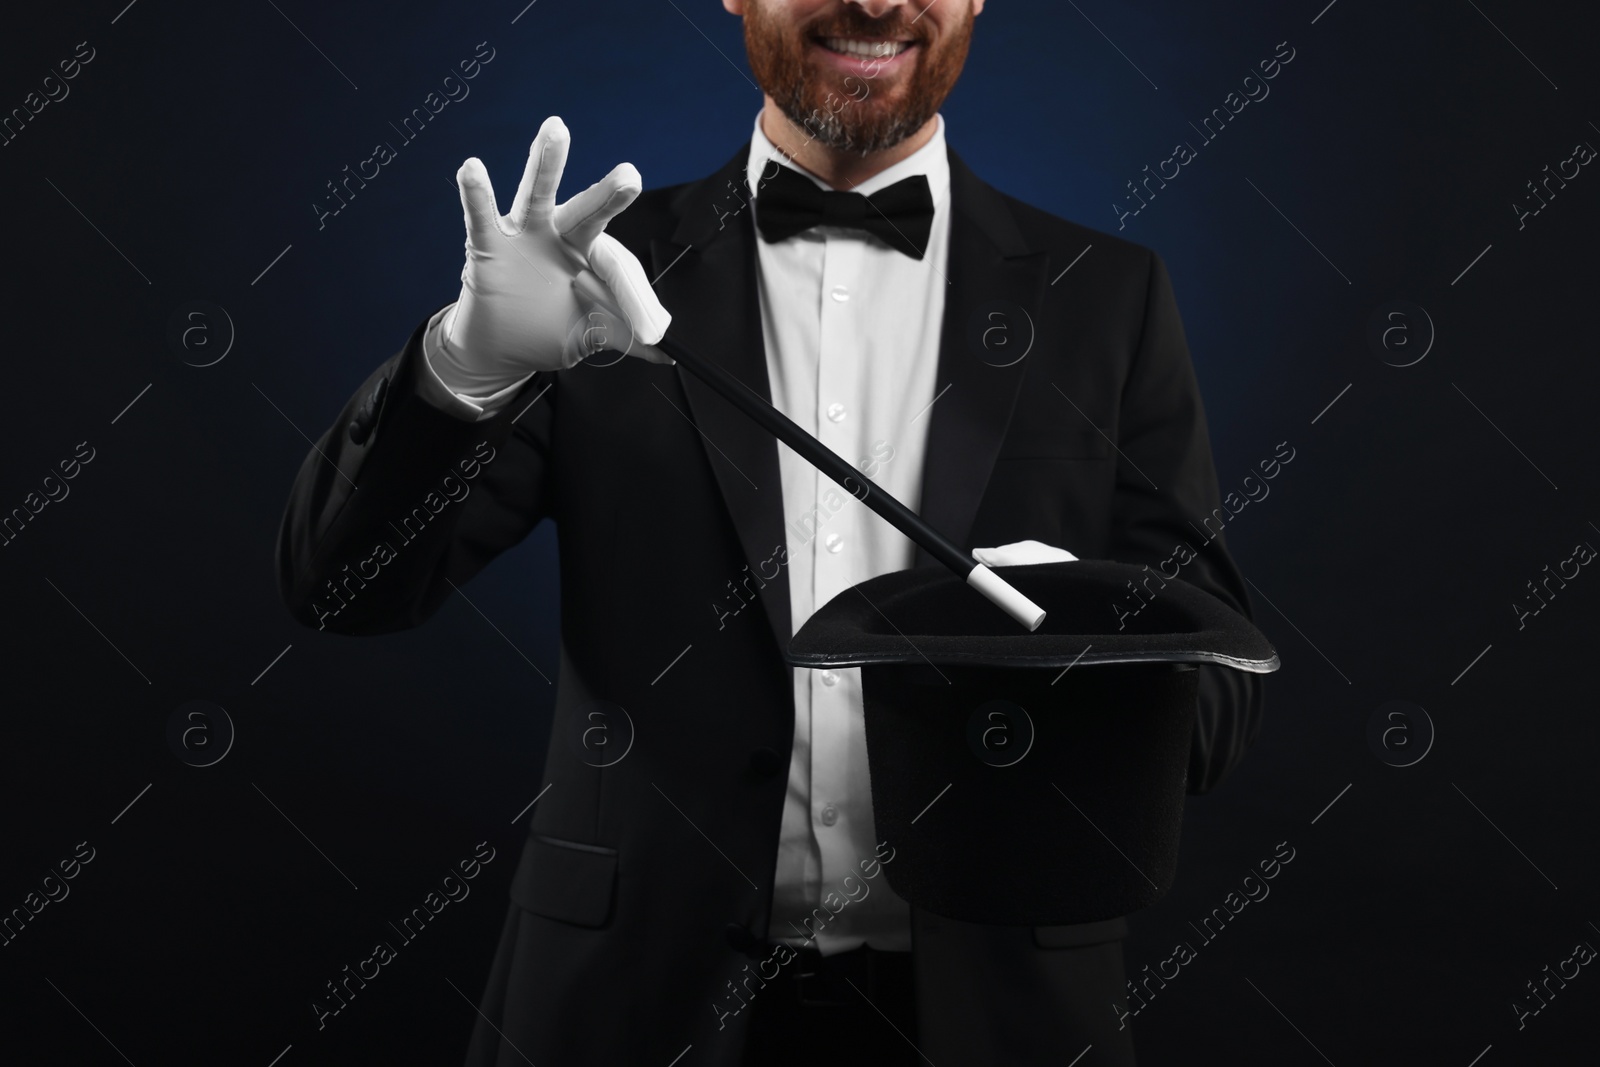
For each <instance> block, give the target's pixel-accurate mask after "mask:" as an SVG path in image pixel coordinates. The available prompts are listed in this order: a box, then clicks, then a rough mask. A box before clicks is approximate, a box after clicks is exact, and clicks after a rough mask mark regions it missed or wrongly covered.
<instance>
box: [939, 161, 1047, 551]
mask: <svg viewBox="0 0 1600 1067" xmlns="http://www.w3.org/2000/svg"><path fill="white" fill-rule="evenodd" d="M949 158H950V204H951V214H950V259H949V263H948V265H947V266H946V268H945V269H946V273H947V276H948V278H949V282H950V284H949V287H948V288H947V290H946V292H945V308H944V322H943V326H942V328H941V331H940V340H939V377H938V388H939V389H945V387H946V386H947V385H948V386H949V388H948V389H947V390H946V391H945V392H944V394H943V395H942V396H941V397H940V398H939V400H938V402H937V403H935V404H934V406H933V410H932V413H931V414H932V424H931V425H930V426H929V428H928V447H927V452H926V457H925V459H924V462H923V470H922V502H921V507H920V509H919V514H920V515H921V516H922V517H923V518H924V519H926V520H927V521H928V523H929V524H930V525H932V526H933V527H934V529H936V530H938V531H939V532H941V533H943V534H944V535H945V536H946V537H948V538H950V540H952V541H954V542H955V543H956V544H958V545H961V546H962V547H964V548H972V547H974V546H972V545H970V544H968V536H969V535H970V533H971V531H972V524H973V520H974V518H975V517H976V516H977V513H978V504H979V502H980V501H981V500H982V499H983V491H984V489H985V487H986V486H987V485H988V484H989V475H990V472H991V471H993V469H994V461H995V457H996V456H997V455H998V454H999V451H1000V442H1001V440H1002V439H1003V438H1004V437H1005V433H1006V427H1007V426H1008V425H1009V423H1010V421H1011V412H1012V409H1013V408H1014V407H1015V405H1016V399H1017V393H1018V391H1019V390H1020V388H1021V385H1022V379H1023V373H1024V370H1025V368H1026V366H1027V359H1026V358H1025V357H1023V356H1022V353H1023V352H1026V351H1027V350H1028V348H1029V347H1030V346H1036V342H1037V337H1036V336H1035V332H1036V330H1037V329H1038V326H1039V320H1040V315H1039V303H1040V300H1041V298H1042V296H1043V293H1044V279H1045V274H1046V272H1047V267H1048V262H1049V257H1048V256H1047V255H1046V254H1045V253H1044V252H1034V251H1032V250H1031V249H1030V248H1029V247H1028V244H1027V242H1026V241H1024V240H1023V237H1022V233H1021V231H1020V230H1019V229H1018V228H1017V224H1016V221H1015V220H1014V219H1013V217H1012V215H1011V211H1010V209H1009V208H1008V207H1007V206H1006V203H1005V200H1004V198H1003V197H1001V195H1000V194H999V193H998V192H996V191H995V190H994V189H993V188H991V187H990V186H988V185H986V184H984V183H983V182H982V181H981V180H979V178H978V177H977V175H975V174H973V173H972V171H971V170H970V169H968V167H967V165H966V164H965V163H963V162H962V161H961V158H960V157H959V156H957V155H956V154H955V152H954V151H951V152H950V153H949ZM1002 339H1003V340H1004V344H1003V345H1002V344H1001V343H1000V342H1001V340H1002ZM1013 353H1014V354H1015V355H1013ZM1034 358H1036V359H1037V358H1038V357H1037V356H1035V357H1034ZM1012 359H1015V360H1016V362H1012V363H1010V364H1009V365H1006V366H1000V365H997V364H1003V363H1007V362H1008V361H1010V360H1012ZM916 565H917V566H934V565H936V561H935V560H934V559H933V557H932V556H931V555H929V554H928V552H927V551H926V550H924V549H922V548H918V550H917V556H916Z"/></svg>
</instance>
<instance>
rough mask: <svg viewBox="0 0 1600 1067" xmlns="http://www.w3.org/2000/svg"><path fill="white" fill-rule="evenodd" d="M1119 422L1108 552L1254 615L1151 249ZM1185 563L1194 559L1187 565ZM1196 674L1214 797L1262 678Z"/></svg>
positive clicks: (1240, 753) (1207, 670)
mask: <svg viewBox="0 0 1600 1067" xmlns="http://www.w3.org/2000/svg"><path fill="white" fill-rule="evenodd" d="M1118 418H1119V425H1118V427H1117V434H1116V437H1117V449H1118V452H1119V456H1118V460H1117V477H1116V489H1115V491H1114V496H1113V501H1112V521H1111V529H1110V545H1109V548H1110V552H1109V555H1110V556H1111V558H1112V559H1117V560H1121V561H1122V562H1125V563H1144V564H1148V565H1149V566H1150V567H1151V568H1152V569H1164V571H1165V573H1166V575H1167V576H1169V577H1170V575H1171V574H1172V571H1173V568H1174V567H1177V568H1178V577H1179V578H1181V579H1182V580H1184V581H1187V582H1189V583H1191V584H1193V585H1195V586H1198V587H1199V588H1201V589H1204V590H1205V591H1206V592H1208V593H1211V594H1212V595H1214V596H1216V597H1217V598H1219V599H1220V600H1222V601H1223V602H1224V603H1226V604H1228V605H1229V606H1231V607H1233V608H1235V609H1236V610H1238V611H1239V612H1240V613H1241V614H1242V615H1244V616H1245V617H1246V618H1250V617H1251V611H1250V599H1249V594H1248V593H1247V591H1246V589H1245V584H1244V579H1243V578H1242V577H1241V576H1240V574H1239V570H1238V568H1237V567H1236V566H1235V565H1234V562H1233V560H1232V558H1231V557H1230V556H1229V555H1228V550H1227V547H1226V545H1225V544H1224V541H1223V538H1222V535H1221V526H1222V524H1223V522H1225V521H1226V517H1227V516H1228V512H1227V511H1226V510H1222V502H1221V500H1220V499H1219V493H1218V489H1217V475H1216V469H1215V466H1214V465H1213V463H1212V458H1211V443H1210V439H1209V438H1208V436H1207V433H1206V419H1205V411H1204V408H1203V407H1202V405H1201V401H1200V389H1199V385H1198V384H1197V382H1196V381H1195V375H1194V367H1193V364H1192V363H1191V361H1190V358H1189V347H1188V343H1187V342H1186V341H1185V339H1184V334H1183V323H1182V320H1181V319H1180V317H1179V315H1178V305H1177V301H1176V300H1175V299H1174V297H1173V293H1172V283H1171V281H1170V279H1169V278H1168V276H1167V269H1166V265H1165V264H1164V263H1162V261H1161V258H1160V257H1159V256H1157V255H1156V254H1155V253H1153V252H1152V253H1151V254H1150V268H1149V275H1148V283H1147V290H1146V301H1145V308H1144V317H1143V322H1142V324H1141V326H1140V327H1139V339H1138V342H1137V345H1136V348H1135V352H1134V357H1133V362H1132V366H1131V369H1130V371H1129V375H1128V379H1127V381H1126V383H1125V386H1124V392H1123V396H1122V402H1121V406H1120V413H1119V415H1118ZM1207 520H1210V521H1209V522H1208V521H1207ZM1184 546H1186V547H1187V551H1184ZM1186 557H1188V558H1189V561H1188V562H1187V563H1184V562H1182V561H1183V560H1184V559H1185V558H1186ZM1163 565H1165V566H1164V568H1163ZM1198 669H1199V673H1200V678H1199V684H1200V707H1199V714H1198V718H1197V720H1196V722H1195V732H1194V741H1193V745H1192V748H1191V750H1190V756H1189V785H1188V789H1189V792H1190V793H1204V792H1207V791H1209V790H1210V789H1212V788H1213V787H1214V786H1216V785H1217V783H1218V782H1220V781H1221V780H1222V778H1223V777H1224V776H1225V775H1226V774H1227V773H1228V772H1229V771H1230V770H1231V769H1232V768H1233V767H1234V766H1235V765H1237V764H1238V763H1239V761H1240V760H1241V759H1242V758H1243V757H1244V754H1245V751H1246V750H1247V749H1248V748H1249V747H1250V744H1251V742H1252V741H1254V740H1255V736H1256V733H1257V731H1258V730H1259V728H1260V722H1261V709H1262V690H1263V688H1264V686H1263V684H1262V678H1261V676H1260V675H1258V674H1247V673H1244V672H1242V671H1236V670H1232V669H1230V668H1227V667H1217V666H1211V665H1203V666H1201V667H1200V668H1198Z"/></svg>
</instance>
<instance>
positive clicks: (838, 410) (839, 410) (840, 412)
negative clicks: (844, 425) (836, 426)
mask: <svg viewBox="0 0 1600 1067" xmlns="http://www.w3.org/2000/svg"><path fill="white" fill-rule="evenodd" d="M828 418H829V419H830V420H831V421H833V422H843V421H844V405H843V404H829V405H828Z"/></svg>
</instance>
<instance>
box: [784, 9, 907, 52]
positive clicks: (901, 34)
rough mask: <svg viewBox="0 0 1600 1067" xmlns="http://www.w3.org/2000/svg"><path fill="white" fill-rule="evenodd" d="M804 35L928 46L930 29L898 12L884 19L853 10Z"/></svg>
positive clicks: (810, 28) (820, 23)
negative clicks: (906, 42)
mask: <svg viewBox="0 0 1600 1067" xmlns="http://www.w3.org/2000/svg"><path fill="white" fill-rule="evenodd" d="M804 32H805V35H806V36H807V37H884V38H887V39H889V40H894V41H914V42H916V43H918V44H926V43H927V42H928V40H929V39H930V33H929V27H928V26H927V25H926V24H924V23H921V21H920V20H919V19H909V18H906V16H905V14H904V13H903V12H900V11H895V12H893V13H891V14H886V15H884V16H883V17H882V18H873V17H872V16H870V15H868V14H867V13H866V12H864V11H860V10H858V9H856V8H853V7H847V8H845V9H843V10H842V11H839V12H837V13H836V14H834V15H833V16H832V17H830V18H826V19H820V20H818V21H817V22H815V23H813V24H812V25H810V26H808V27H806V29H805V31H804Z"/></svg>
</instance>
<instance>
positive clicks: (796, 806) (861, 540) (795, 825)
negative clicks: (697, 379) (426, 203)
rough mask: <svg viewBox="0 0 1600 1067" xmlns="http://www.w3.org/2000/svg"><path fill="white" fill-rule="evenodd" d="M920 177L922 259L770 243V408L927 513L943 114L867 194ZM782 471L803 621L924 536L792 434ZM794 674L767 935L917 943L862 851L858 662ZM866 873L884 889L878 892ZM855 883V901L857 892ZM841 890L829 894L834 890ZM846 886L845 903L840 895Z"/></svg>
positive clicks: (754, 167) (824, 946)
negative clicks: (853, 489)
mask: <svg viewBox="0 0 1600 1067" xmlns="http://www.w3.org/2000/svg"><path fill="white" fill-rule="evenodd" d="M769 160H777V161H778V165H781V166H790V165H791V164H789V163H788V162H787V161H786V160H785V159H783V157H782V156H781V155H780V154H779V153H778V152H777V150H776V149H775V148H774V147H773V146H772V143H771V142H770V141H769V140H767V137H766V135H765V134H763V133H762V131H761V122H760V119H759V118H757V120H756V127H755V133H754V135H753V136H752V137H751V141H750V161H749V164H748V168H747V178H748V181H749V184H750V187H751V189H753V190H756V193H755V207H754V210H755V211H756V213H757V215H758V217H759V214H760V211H761V195H760V192H759V183H760V178H761V174H762V171H763V170H764V169H765V168H766V167H767V166H768V161H769ZM795 169H797V170H798V169H799V168H795ZM800 173H802V174H806V176H807V177H810V178H811V179H812V180H813V181H816V182H817V184H818V185H819V186H822V187H823V188H828V186H827V185H826V184H825V183H823V182H822V181H820V180H818V179H816V178H815V177H812V176H811V175H810V174H807V172H805V171H803V170H802V171H800ZM915 174H921V175H924V176H925V177H926V178H927V180H928V186H929V191H930V192H931V193H932V194H933V202H934V217H933V229H932V231H931V233H930V235H929V240H928V248H927V252H926V253H925V254H924V256H923V258H922V259H921V260H920V261H919V260H915V259H912V258H911V257H910V256H907V255H905V254H904V253H901V252H897V251H895V250H894V249H892V248H890V247H889V246H888V245H887V244H886V243H884V242H883V241H881V240H879V239H878V238H877V237H874V236H872V235H870V234H868V233H866V232H865V231H862V230H857V229H849V228H845V227H837V226H819V227H815V228H813V229H810V230H806V231H804V232H802V233H799V234H796V235H795V236H793V237H790V238H787V239H785V240H782V241H776V242H768V241H765V240H762V239H760V238H759V237H758V238H757V241H756V244H757V248H758V252H757V261H758V264H759V270H760V277H759V280H758V289H759V293H760V303H761V327H762V333H763V335H764V337H765V340H766V357H767V379H768V381H769V382H770V384H771V389H772V403H773V405H774V406H776V407H777V408H778V410H780V411H782V412H783V413H784V414H785V415H787V416H788V417H789V418H791V419H793V420H794V421H795V422H796V423H798V424H799V425H800V426H801V427H802V428H803V429H805V430H806V431H808V432H809V433H811V434H812V435H813V436H815V437H816V438H817V439H818V440H820V441H821V442H822V443H823V444H825V445H827V446H828V447H829V448H831V449H833V451H835V452H837V453H838V454H839V455H840V456H842V457H844V458H845V459H846V460H848V461H850V462H852V463H854V464H856V466H857V468H858V469H860V470H862V471H863V472H864V473H866V474H867V476H868V477H870V478H872V480H873V481H875V482H877V483H878V484H879V485H880V486H882V487H883V488H884V489H885V490H886V491H887V492H889V493H890V494H891V495H892V496H894V497H896V498H897V499H899V500H900V501H901V503H903V504H905V505H906V506H907V507H908V508H911V509H912V510H913V511H915V510H918V508H919V507H920V504H921V495H922V465H923V456H924V454H925V451H926V447H927V435H928V425H929V423H931V422H932V418H931V415H930V412H929V409H930V408H931V405H932V403H933V401H934V399H935V396H936V393H937V391H938V383H937V382H936V380H935V379H936V375H937V373H938V362H939V337H940V329H941V323H942V321H943V318H944V301H945V287H946V285H947V284H948V283H947V282H946V278H945V264H946V259H947V255H948V251H949V244H950V203H949V201H950V164H949V159H948V157H947V156H946V154H945V138H944V119H943V118H942V117H940V118H939V119H938V128H937V129H936V131H935V132H934V135H933V138H932V139H931V140H930V141H929V142H928V143H927V144H926V145H924V146H922V147H921V148H920V149H918V150H917V151H916V152H915V153H913V154H912V155H911V156H909V157H907V158H906V159H904V160H902V161H900V162H899V163H896V164H895V165H894V166H892V167H890V168H888V169H887V170H885V171H883V172H882V173H879V174H876V175H874V176H873V177H871V178H869V179H867V180H866V181H864V182H862V183H861V184H859V185H857V186H855V188H854V191H855V192H859V193H862V194H864V195H871V194H872V193H875V192H877V191H878V190H879V189H882V188H884V187H885V186H888V185H892V184H893V183H895V182H897V181H900V180H902V179H904V178H909V177H911V176H912V175H915ZM778 470H779V473H780V475H781V477H782V482H783V506H784V518H785V527H786V532H787V537H788V550H789V551H788V560H789V575H788V578H789V605H790V614H791V617H792V618H793V626H794V628H795V629H796V630H798V629H799V628H800V626H801V625H802V624H803V623H804V622H805V621H806V619H808V618H810V616H811V613H812V612H814V611H815V610H816V609H818V608H820V607H821V606H822V605H824V604H826V603H827V602H828V601H829V600H831V599H833V597H834V596H836V595H838V594H839V593H841V592H843V591H845V590H846V589H849V588H850V587H851V586H853V585H856V584H858V583H860V582H864V581H866V580H867V579H869V578H874V577H876V576H878V575H880V574H886V573H888V572H890V571H896V570H904V569H906V568H908V567H910V566H911V565H912V563H913V561H914V559H915V554H916V548H915V546H914V545H913V544H912V542H911V541H910V540H909V539H907V538H906V537H905V536H904V535H903V534H901V533H900V532H899V531H898V530H896V529H895V528H894V527H892V526H890V525H889V524H888V523H887V522H885V521H884V520H882V519H881V518H879V517H878V516H877V515H876V514H874V513H873V512H872V511H871V510H870V509H868V508H867V507H866V505H864V504H862V503H861V502H860V501H858V500H856V499H855V498H854V497H852V496H851V495H850V494H848V493H846V492H844V491H843V490H842V489H840V488H839V487H838V486H836V485H835V484H834V483H833V481H832V480H831V479H829V478H827V477H826V476H824V475H822V474H820V473H819V472H818V471H817V469H816V468H815V467H813V466H811V465H810V464H809V463H807V462H806V461H805V460H803V459H801V458H800V457H799V456H798V455H796V454H795V453H794V452H793V451H792V450H791V449H790V448H789V447H788V446H787V445H782V444H780V445H779V446H778ZM793 675H794V749H793V753H792V755H791V756H790V761H789V792H788V797H787V799H786V801H785V804H784V813H783V830H782V833H781V836H780V838H779V844H778V863H777V872H776V878H777V881H776V885H775V887H774V890H773V900H772V922H771V925H770V926H769V928H768V936H769V937H770V938H772V939H774V940H783V941H786V942H788V943H790V944H794V945H800V944H806V943H808V940H807V939H808V936H809V935H810V934H811V933H812V932H815V934H816V937H815V940H814V942H810V943H812V944H814V946H815V947H817V948H819V949H820V950H821V951H822V952H824V953H827V954H831V953H834V952H842V951H845V950H847V949H851V948H855V947H856V946H858V945H860V944H862V943H863V942H865V943H867V944H869V945H871V946H872V947H873V948H877V949H887V950H902V951H903V950H909V949H910V948H911V929H910V915H909V911H908V909H907V905H906V903H905V902H904V901H903V900H901V899H900V898H899V897H898V896H897V895H896V894H895V893H894V891H893V890H892V889H890V888H889V885H888V883H887V879H886V878H883V877H877V878H873V879H871V880H868V881H865V882H863V879H862V878H861V867H860V863H861V861H862V860H865V859H871V858H872V856H873V855H874V852H875V849H876V846H877V843H878V839H877V837H876V835H875V831H874V827H873V818H872V792H871V788H870V782H869V778H868V773H867V745H866V736H865V733H864V731H863V726H862V701H861V671H860V669H859V668H855V667H851V668H847V669H840V670H831V671H812V670H803V669H796V670H794V671H793ZM888 844H889V845H890V846H891V847H892V846H893V845H894V842H892V841H891V842H889V843H888ZM891 864H892V861H891ZM852 874H853V875H854V876H855V877H854V878H853V879H852V881H851V882H850V885H849V886H848V887H843V886H842V880H843V879H844V878H845V877H846V876H848V875H852ZM862 884H865V885H867V886H869V887H870V889H869V891H868V892H867V894H866V895H865V896H861V890H860V886H861V885H862ZM846 888H849V889H850V890H851V892H852V893H853V895H854V896H856V897H859V899H856V900H848V898H847V896H846V892H845V889H846ZM830 893H832V894H835V896H834V897H832V899H831V901H830V902H831V903H832V904H833V908H827V907H825V906H824V905H823V899H824V897H825V896H828V894H830ZM841 901H847V902H846V903H843V905H842V907H841V906H840V902H841ZM819 908H820V909H821V910H820V911H817V910H815V909H819ZM835 911H837V914H834V912H835ZM827 916H831V918H826V921H823V919H824V917H827ZM808 918H810V919H811V924H810V926H806V925H805V920H806V919H808Z"/></svg>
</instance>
